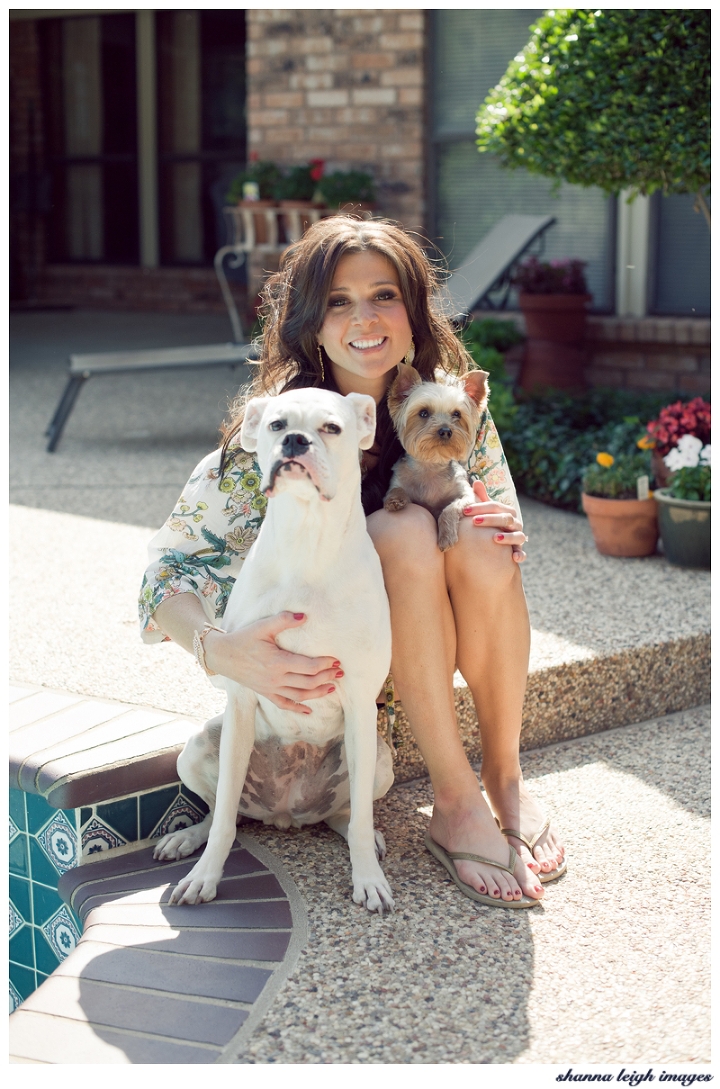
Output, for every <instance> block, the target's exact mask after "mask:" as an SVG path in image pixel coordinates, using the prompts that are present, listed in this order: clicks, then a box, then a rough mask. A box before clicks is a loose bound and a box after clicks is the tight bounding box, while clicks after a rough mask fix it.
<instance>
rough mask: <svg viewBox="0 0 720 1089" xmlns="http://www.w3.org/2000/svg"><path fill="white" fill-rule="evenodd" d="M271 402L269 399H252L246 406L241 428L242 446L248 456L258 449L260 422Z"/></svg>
mask: <svg viewBox="0 0 720 1089" xmlns="http://www.w3.org/2000/svg"><path fill="white" fill-rule="evenodd" d="M269 400H270V398H269V397H252V398H251V399H250V400H249V401H248V403H247V404H246V405H245V415H244V417H243V422H242V427H241V428H240V445H241V446H242V448H243V450H247V452H248V454H251V453H252V452H253V450H256V449H257V437H258V431H259V430H260V421H261V420H262V418H263V413H264V412H265V406H266V405H267V403H268V401H269Z"/></svg>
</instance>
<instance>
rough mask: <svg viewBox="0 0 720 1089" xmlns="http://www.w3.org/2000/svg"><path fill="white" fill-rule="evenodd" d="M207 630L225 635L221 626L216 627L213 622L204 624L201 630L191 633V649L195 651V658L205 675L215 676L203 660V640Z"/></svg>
mask: <svg viewBox="0 0 720 1089" xmlns="http://www.w3.org/2000/svg"><path fill="white" fill-rule="evenodd" d="M209 631H219V632H222V634H223V635H225V630H224V629H223V628H217V627H215V625H214V624H206V625H205V627H204V628H203V630H202V631H199V632H198V631H196V632H194V633H193V650H194V651H195V660H196V662H197V664H198V665H199V666H200V668H201V669H202V671H203V672H204V673H205V675H206V676H208V677H217V673H215V671H214V670H212V669H208V667H207V663H206V661H205V644H204V642H203V640H204V638H205V636H206V635H207V633H208V632H209Z"/></svg>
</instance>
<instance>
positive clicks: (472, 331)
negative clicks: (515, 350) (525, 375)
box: [462, 318, 525, 433]
mask: <svg viewBox="0 0 720 1089" xmlns="http://www.w3.org/2000/svg"><path fill="white" fill-rule="evenodd" d="M524 339H525V338H524V337H523V335H522V333H519V332H518V330H517V328H516V326H515V324H514V323H513V322H512V321H498V319H497V318H485V319H483V320H482V321H471V322H470V324H469V325H467V326H466V328H465V329H463V332H462V340H463V343H464V345H465V347H466V348H467V350H468V351H469V352H470V355H471V356H472V358H473V363H474V364H475V366H476V367H478V368H479V369H480V370H483V371H487V372H488V374H489V376H490V377H489V379H488V382H489V386H490V398H489V400H488V405H489V407H490V411H491V413H492V417H493V420H494V421H495V424H496V426H497V427H498V429H499V431H500V432H501V433H502V432H503V431H504V430H506V429H507V428H509V427H510V426H511V424H512V419H513V416H514V415H515V412H516V410H517V405H516V404H515V397H514V396H513V390H512V380H511V379H510V377H509V375H508V373H507V371H506V370H505V357H504V356H503V354H502V353H503V352H505V351H507V349H508V348H511V347H512V346H513V344H519V343H520V341H521V340H524Z"/></svg>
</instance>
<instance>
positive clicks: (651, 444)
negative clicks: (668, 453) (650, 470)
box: [637, 435, 655, 450]
mask: <svg viewBox="0 0 720 1089" xmlns="http://www.w3.org/2000/svg"><path fill="white" fill-rule="evenodd" d="M637 444H638V449H639V450H654V449H655V439H651V438H650V436H649V435H643V437H642V438H641V439H638V441H637Z"/></svg>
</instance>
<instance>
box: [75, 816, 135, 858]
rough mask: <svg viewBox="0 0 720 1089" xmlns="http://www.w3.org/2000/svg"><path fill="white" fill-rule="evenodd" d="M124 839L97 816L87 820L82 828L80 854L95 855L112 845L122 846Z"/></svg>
mask: <svg viewBox="0 0 720 1089" xmlns="http://www.w3.org/2000/svg"><path fill="white" fill-rule="evenodd" d="M125 842H126V841H125V840H124V839H123V838H122V836H119V835H118V834H117V832H114V831H113V829H112V828H109V827H108V826H107V825H106V824H103V822H102V821H99V820H98V819H97V817H93V818H92V820H90V821H88V823H87V824H86V825H85V827H84V828H83V830H82V854H83V855H95V854H97V853H98V852H99V851H109V850H111V849H112V848H113V847H122V845H123V844H124V843H125Z"/></svg>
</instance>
